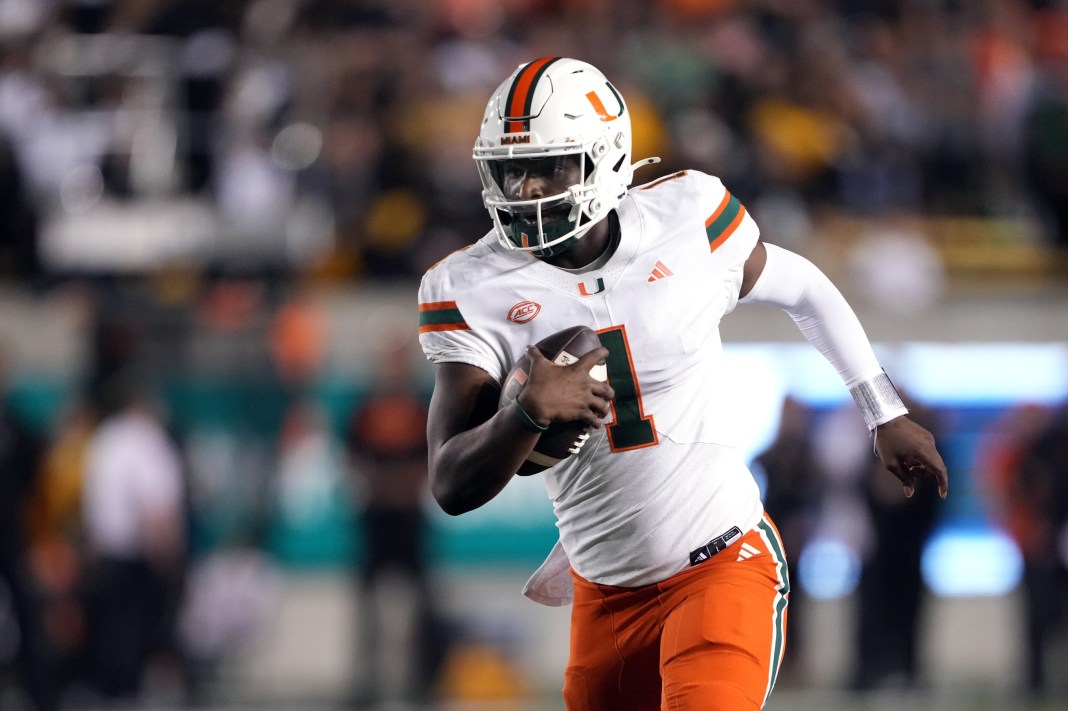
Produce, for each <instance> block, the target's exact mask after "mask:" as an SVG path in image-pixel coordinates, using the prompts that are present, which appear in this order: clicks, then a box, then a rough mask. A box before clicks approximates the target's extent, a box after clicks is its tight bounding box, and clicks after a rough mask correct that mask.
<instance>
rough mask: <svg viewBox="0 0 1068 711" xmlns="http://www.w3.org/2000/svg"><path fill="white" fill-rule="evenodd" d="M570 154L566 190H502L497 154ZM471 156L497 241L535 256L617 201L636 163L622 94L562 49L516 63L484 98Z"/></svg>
mask: <svg viewBox="0 0 1068 711" xmlns="http://www.w3.org/2000/svg"><path fill="white" fill-rule="evenodd" d="M569 155H573V156H577V157H578V159H579V168H580V171H581V172H580V173H579V175H580V176H582V178H581V182H579V183H576V184H575V185H572V186H570V187H569V188H568V189H567V190H566V191H564V192H562V193H559V194H557V195H549V196H546V197H543V198H540V199H536V200H515V199H510V198H509V197H508V196H507V195H506V194H505V193H504V190H503V185H502V170H501V166H502V165H503V162H504V161H507V160H515V159H517V158H549V157H554V156H569ZM474 158H475V162H476V164H477V165H478V172H479V176H480V177H481V178H482V187H483V190H482V201H483V203H484V204H485V206H486V209H487V210H488V211H489V214H490V218H491V219H492V220H493V226H494V229H495V230H496V232H497V236H498V237H499V238H500V240H501V243H502V244H503V245H504V246H506V247H508V248H509V249H517V250H522V251H525V252H533V253H534V254H535V255H537V256H539V257H546V256H552V255H554V254H559V253H560V252H562V251H564V250H565V249H567V248H568V247H570V246H571V245H572V244H573V243H574V241H575V240H577V239H579V238H580V237H581V236H582V235H583V234H585V233H586V231H587V230H589V228H590V227H591V226H592V225H594V224H595V223H596V222H598V221H599V220H601V219H603V218H604V217H605V216H606V215H607V214H608V212H609V211H610V210H612V209H613V208H615V207H616V206H617V205H619V201H620V200H621V199H622V198H623V196H624V195H625V194H626V192H627V188H628V187H629V186H630V183H631V180H632V178H633V175H634V168H635V167H636V165H634V164H632V163H631V125H630V114H629V113H628V111H627V106H626V104H625V103H624V101H623V97H622V96H621V95H620V93H619V92H618V91H617V90H616V88H615V87H614V86H612V84H611V83H610V82H609V81H608V79H606V78H605V76H604V74H602V73H601V72H600V70H598V69H597V68H596V67H594V66H593V65H591V64H587V63H586V62H582V61H579V60H576V59H566V58H563V57H543V58H541V59H536V60H534V61H533V62H530V63H529V64H523V65H520V66H519V68H517V69H516V70H515V72H513V73H512V75H511V76H510V77H508V78H507V79H505V80H504V82H503V83H502V84H501V85H500V86H499V87H498V88H497V90H496V91H495V92H494V93H493V96H492V97H491V98H490V100H489V103H488V104H487V106H486V113H485V115H484V116H483V118H482V129H481V131H480V132H479V136H478V140H477V141H476V142H475V148H474ZM657 160H659V159H646V160H644V161H641V164H646V163H652V162H656V161H657ZM564 206H568V207H569V209H568V210H566V211H564V210H563V209H562V208H563V207H564Z"/></svg>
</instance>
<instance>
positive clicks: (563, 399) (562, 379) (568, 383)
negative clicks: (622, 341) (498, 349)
mask: <svg viewBox="0 0 1068 711" xmlns="http://www.w3.org/2000/svg"><path fill="white" fill-rule="evenodd" d="M527 355H528V356H529V357H530V376H529V377H528V378H527V384H526V386H525V387H524V388H523V392H521V393H520V394H519V399H520V400H521V401H522V402H521V403H520V404H521V405H522V406H523V409H524V410H526V411H527V412H528V413H530V416H531V417H533V418H534V419H535V421H537V422H538V423H539V424H543V425H548V424H549V423H551V422H573V421H576V420H581V421H583V422H585V423H586V424H587V425H589V426H590V427H594V428H599V427H600V426H601V421H602V420H603V419H604V418H605V417H607V416H608V413H609V402H610V401H611V400H612V398H614V397H615V396H616V394H615V392H614V391H613V390H612V388H611V386H609V385H608V383H603V382H601V381H599V380H596V379H594V378H593V377H591V375H590V370H591V369H592V368H593V367H594V366H595V365H597V364H598V363H601V362H602V361H604V359H605V358H607V357H608V349H607V348H605V347H604V346H601V347H600V348H595V349H594V350H592V351H590V352H589V353H587V354H586V355H584V356H582V357H581V358H579V359H578V360H577V361H575V362H574V363H572V364H571V365H556V364H555V363H553V362H552V361H550V360H549V359H548V358H546V357H545V356H544V355H543V354H542V352H541V351H540V350H538V348H537V347H536V346H531V347H530V348H528V349H527Z"/></svg>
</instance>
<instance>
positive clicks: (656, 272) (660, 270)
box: [649, 262, 675, 282]
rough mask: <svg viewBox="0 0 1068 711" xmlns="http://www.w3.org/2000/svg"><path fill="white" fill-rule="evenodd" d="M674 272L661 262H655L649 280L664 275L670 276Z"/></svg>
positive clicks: (660, 277)
mask: <svg viewBox="0 0 1068 711" xmlns="http://www.w3.org/2000/svg"><path fill="white" fill-rule="evenodd" d="M674 273H675V272H673V271H671V270H670V269H668V268H667V266H666V265H665V264H664V263H663V262H657V263H656V266H655V267H653V273H652V274H651V275H650V276H649V281H650V282H653V281H656V280H657V279H663V278H665V277H669V276H671V275H672V274H674Z"/></svg>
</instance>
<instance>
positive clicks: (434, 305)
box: [419, 301, 471, 333]
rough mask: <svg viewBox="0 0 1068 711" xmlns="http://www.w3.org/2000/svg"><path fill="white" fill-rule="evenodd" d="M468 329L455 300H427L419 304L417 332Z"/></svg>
mask: <svg viewBox="0 0 1068 711" xmlns="http://www.w3.org/2000/svg"><path fill="white" fill-rule="evenodd" d="M470 329H471V327H470V326H468V325H467V321H464V317H463V314H461V313H460V309H459V308H457V306H456V302H455V301H429V302H427V303H423V304H419V333H430V332H432V331H468V330H470Z"/></svg>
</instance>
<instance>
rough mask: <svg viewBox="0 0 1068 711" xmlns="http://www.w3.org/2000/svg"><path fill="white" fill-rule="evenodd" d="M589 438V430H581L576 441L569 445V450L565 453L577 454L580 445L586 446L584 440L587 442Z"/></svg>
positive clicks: (580, 447)
mask: <svg viewBox="0 0 1068 711" xmlns="http://www.w3.org/2000/svg"><path fill="white" fill-rule="evenodd" d="M589 438H590V428H589V427H587V428H586V429H584V430H582V432H581V433H580V434H579V436H578V439H576V440H575V441H574V442H573V443H572V444H571V448H570V449H568V450H567V451H569V452H571V453H572V454H578V453H579V450H580V449H582V445H584V444H586V440H588V439H589Z"/></svg>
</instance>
